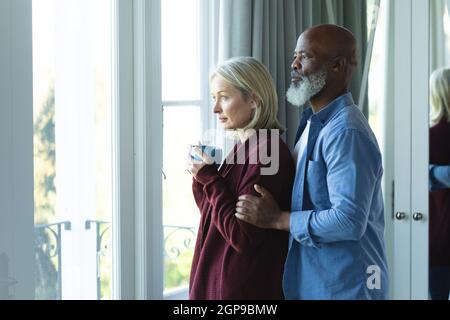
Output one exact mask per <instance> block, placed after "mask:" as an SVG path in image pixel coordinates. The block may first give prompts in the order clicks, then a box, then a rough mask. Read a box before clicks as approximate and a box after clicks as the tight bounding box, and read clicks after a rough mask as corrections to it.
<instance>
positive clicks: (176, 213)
mask: <svg viewBox="0 0 450 320" xmlns="http://www.w3.org/2000/svg"><path fill="white" fill-rule="evenodd" d="M200 130H201V123H200V107H166V108H164V164H163V171H164V177H163V214H164V215H163V221H164V258H165V260H164V265H165V277H164V288H165V289H166V290H167V289H171V288H176V287H180V286H185V285H187V284H188V283H189V273H190V267H191V262H192V255H193V249H194V244H195V239H196V233H197V232H196V229H197V225H198V222H199V220H200V215H199V212H198V208H197V206H196V204H195V202H194V198H193V196H192V187H191V186H192V176H191V175H190V174H189V173H188V172H187V170H186V157H187V153H188V147H187V146H188V145H189V144H193V143H198V141H199V139H200Z"/></svg>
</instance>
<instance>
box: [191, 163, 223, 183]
mask: <svg viewBox="0 0 450 320" xmlns="http://www.w3.org/2000/svg"><path fill="white" fill-rule="evenodd" d="M217 176H218V171H217V165H215V164H212V165H206V166H204V167H203V168H201V169H200V171H199V172H197V175H196V176H195V180H196V181H197V182H199V183H201V184H203V185H207V184H209V183H211V182H213V181H214V180H215V179H216V178H217Z"/></svg>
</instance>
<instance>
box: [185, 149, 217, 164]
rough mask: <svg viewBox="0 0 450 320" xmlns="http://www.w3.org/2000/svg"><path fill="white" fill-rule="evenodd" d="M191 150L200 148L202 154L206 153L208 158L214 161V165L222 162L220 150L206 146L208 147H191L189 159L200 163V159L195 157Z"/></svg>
mask: <svg viewBox="0 0 450 320" xmlns="http://www.w3.org/2000/svg"><path fill="white" fill-rule="evenodd" d="M193 148H200V149H201V150H202V152H203V153H206V154H207V155H208V156H209V157H210V158H212V159H214V162H215V163H220V162H221V160H222V150H221V149H218V148H215V147H213V146H208V145H191V152H190V155H191V158H192V159H194V160H197V161H202V159H201V158H200V157H199V156H197V155H196V154H195V153H194V151H193V150H192V149H193Z"/></svg>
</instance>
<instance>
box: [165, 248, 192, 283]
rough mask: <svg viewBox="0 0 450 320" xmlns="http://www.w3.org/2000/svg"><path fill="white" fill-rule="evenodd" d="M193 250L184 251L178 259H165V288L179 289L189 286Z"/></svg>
mask: <svg viewBox="0 0 450 320" xmlns="http://www.w3.org/2000/svg"><path fill="white" fill-rule="evenodd" d="M192 256H193V250H186V251H183V252H182V253H181V254H180V256H178V257H177V258H176V259H167V258H166V259H165V268H164V271H165V274H164V287H165V288H166V289H172V288H177V287H180V286H185V285H188V284H189V274H190V272H191V263H192Z"/></svg>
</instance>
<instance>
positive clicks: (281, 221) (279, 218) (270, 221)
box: [236, 185, 290, 232]
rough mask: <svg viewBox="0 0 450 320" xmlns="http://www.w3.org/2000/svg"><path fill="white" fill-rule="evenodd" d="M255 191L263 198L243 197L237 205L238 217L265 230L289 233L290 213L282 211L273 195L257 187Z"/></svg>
mask: <svg viewBox="0 0 450 320" xmlns="http://www.w3.org/2000/svg"><path fill="white" fill-rule="evenodd" d="M255 190H256V192H257V193H259V194H260V195H261V197H255V196H252V195H243V196H240V197H239V201H238V202H237V204H236V217H237V218H238V219H240V220H242V221H245V222H247V223H250V224H252V225H254V226H257V227H259V228H263V229H276V230H283V231H287V232H289V230H290V221H289V218H290V213H289V212H287V211H282V210H281V209H280V208H279V206H278V204H277V202H276V201H275V199H274V197H273V196H272V194H271V193H270V192H269V191H267V190H266V189H264V188H263V187H260V186H259V185H255Z"/></svg>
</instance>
